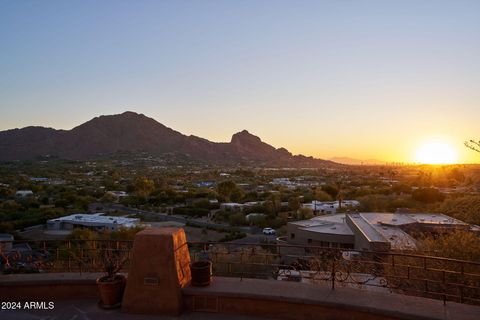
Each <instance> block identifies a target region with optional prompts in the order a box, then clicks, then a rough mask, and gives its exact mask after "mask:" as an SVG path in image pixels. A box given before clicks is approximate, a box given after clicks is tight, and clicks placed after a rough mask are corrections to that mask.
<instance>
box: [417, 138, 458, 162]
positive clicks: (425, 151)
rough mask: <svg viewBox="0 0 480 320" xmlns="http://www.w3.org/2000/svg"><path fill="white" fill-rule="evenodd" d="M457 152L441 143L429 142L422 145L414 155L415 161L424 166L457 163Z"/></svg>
mask: <svg viewBox="0 0 480 320" xmlns="http://www.w3.org/2000/svg"><path fill="white" fill-rule="evenodd" d="M457 158H458V156H457V152H456V151H455V150H454V149H453V148H452V147H451V146H450V145H448V144H446V143H444V142H441V141H431V142H427V143H425V144H424V145H422V146H421V147H420V148H419V149H418V150H417V153H416V156H415V159H416V161H418V162H420V163H424V164H451V163H455V162H457Z"/></svg>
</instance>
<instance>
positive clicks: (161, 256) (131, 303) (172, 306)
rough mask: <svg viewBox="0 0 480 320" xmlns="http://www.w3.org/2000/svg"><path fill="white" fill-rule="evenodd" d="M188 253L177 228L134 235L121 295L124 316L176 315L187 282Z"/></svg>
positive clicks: (182, 232)
mask: <svg viewBox="0 0 480 320" xmlns="http://www.w3.org/2000/svg"><path fill="white" fill-rule="evenodd" d="M190 279H191V274H190V254H189V252H188V246H187V240H186V237H185V232H184V231H183V229H181V228H147V229H145V230H143V231H140V232H139V233H137V234H136V235H135V240H134V243H133V252H132V261H131V264H130V269H129V272H128V280H127V286H126V289H125V294H124V296H123V302H122V311H123V312H126V313H143V314H165V315H178V314H180V312H181V309H182V292H181V289H182V287H184V286H185V285H187V284H188V283H189V282H190Z"/></svg>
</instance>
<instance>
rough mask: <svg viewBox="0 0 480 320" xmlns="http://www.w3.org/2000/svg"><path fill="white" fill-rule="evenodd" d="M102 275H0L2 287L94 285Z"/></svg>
mask: <svg viewBox="0 0 480 320" xmlns="http://www.w3.org/2000/svg"><path fill="white" fill-rule="evenodd" d="M102 275H103V274H102V273H87V272H85V273H73V272H70V273H23V274H5V275H0V287H3V286H23V285H45V284H92V283H95V281H96V279H97V278H98V277H101V276H102Z"/></svg>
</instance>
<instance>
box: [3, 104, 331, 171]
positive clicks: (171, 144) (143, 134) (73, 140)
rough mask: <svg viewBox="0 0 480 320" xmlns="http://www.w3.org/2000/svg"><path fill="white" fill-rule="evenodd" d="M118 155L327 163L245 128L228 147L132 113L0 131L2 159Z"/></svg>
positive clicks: (264, 163) (294, 164) (298, 163)
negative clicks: (67, 126)
mask: <svg viewBox="0 0 480 320" xmlns="http://www.w3.org/2000/svg"><path fill="white" fill-rule="evenodd" d="M117 152H147V153H149V154H151V155H162V154H165V153H178V154H183V155H185V156H188V157H190V158H192V159H194V160H200V161H209V162H215V163H227V162H228V163H238V162H255V163H258V164H262V165H288V166H319V165H323V164H326V163H331V162H329V161H324V160H319V159H313V158H311V157H304V156H292V154H291V153H290V152H288V150H286V149H284V148H280V149H276V148H274V147H272V146H271V145H269V144H267V143H265V142H262V141H261V139H260V138H259V137H257V136H254V135H252V134H250V133H249V132H248V131H246V130H244V131H242V132H239V133H236V134H234V135H233V136H232V139H231V141H230V142H229V143H217V142H211V141H208V140H206V139H203V138H200V137H196V136H186V135H184V134H182V133H180V132H178V131H175V130H173V129H171V128H168V127H166V126H164V125H163V124H161V123H159V122H157V121H155V120H154V119H152V118H148V117H146V116H144V115H142V114H137V113H134V112H124V113H122V114H118V115H111V116H100V117H96V118H94V119H92V120H90V121H87V122H85V123H83V124H81V125H79V126H77V127H75V128H73V129H72V130H55V129H51V128H42V127H26V128H23V129H13V130H7V131H1V132H0V161H9V160H26V159H31V158H34V157H37V156H44V155H51V156H58V157H61V158H65V159H75V160H87V159H93V158H97V157H101V156H105V155H112V154H115V153H117Z"/></svg>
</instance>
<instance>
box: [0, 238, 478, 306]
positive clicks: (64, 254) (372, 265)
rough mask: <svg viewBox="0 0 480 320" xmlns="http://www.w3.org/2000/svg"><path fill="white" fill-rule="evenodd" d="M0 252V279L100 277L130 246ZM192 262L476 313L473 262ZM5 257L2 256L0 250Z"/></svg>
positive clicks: (280, 253)
mask: <svg viewBox="0 0 480 320" xmlns="http://www.w3.org/2000/svg"><path fill="white" fill-rule="evenodd" d="M14 243H15V250H10V251H9V252H8V253H5V252H4V253H1V252H0V271H1V273H30V272H104V271H105V261H106V260H108V259H107V258H110V259H111V258H112V257H113V258H115V259H119V260H122V261H123V262H124V264H123V266H122V271H124V272H126V271H128V267H129V260H130V258H131V249H132V247H133V241H122V240H118V241H117V240H72V241H15V242H14ZM188 245H189V250H190V256H191V260H192V261H198V260H205V259H208V260H210V261H212V264H213V273H214V275H215V276H227V277H239V278H261V279H271V280H283V281H296V282H304V283H311V284H316V285H324V286H329V287H331V288H332V289H335V288H337V287H350V288H357V289H364V290H371V291H383V292H394V293H400V294H406V295H415V296H422V297H427V298H434V299H441V300H443V301H444V302H446V301H455V302H460V303H470V304H477V305H480V262H472V261H464V260H456V259H447V258H440V257H435V256H427V255H416V254H409V253H396V252H370V251H353V250H350V251H349V249H341V248H324V247H317V246H299V245H289V244H251V243H232V242H230V243H225V242H221V243H219V242H189V243H188ZM4 251H5V250H4Z"/></svg>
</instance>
